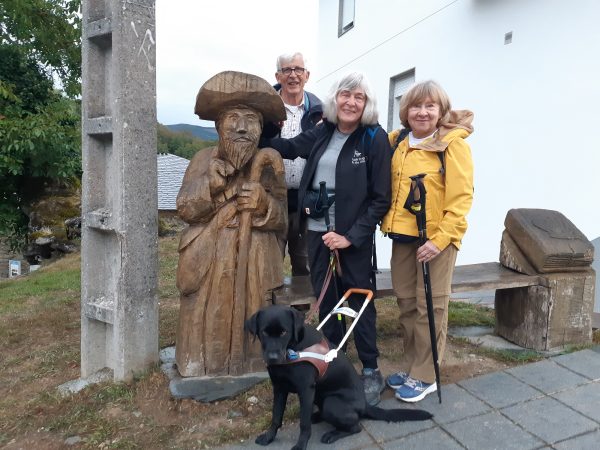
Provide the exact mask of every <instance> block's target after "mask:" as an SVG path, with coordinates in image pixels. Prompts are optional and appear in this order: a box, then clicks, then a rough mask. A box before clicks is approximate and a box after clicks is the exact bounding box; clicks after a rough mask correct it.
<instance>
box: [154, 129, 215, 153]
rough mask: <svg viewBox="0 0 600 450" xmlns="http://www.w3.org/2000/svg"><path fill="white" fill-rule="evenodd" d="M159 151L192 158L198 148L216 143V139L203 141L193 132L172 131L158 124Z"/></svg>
mask: <svg viewBox="0 0 600 450" xmlns="http://www.w3.org/2000/svg"><path fill="white" fill-rule="evenodd" d="M157 136H158V145H157V152H158V153H171V154H173V155H177V156H181V157H182V158H186V159H192V158H193V156H194V155H195V154H196V152H197V151H198V150H202V149H204V148H207V147H212V146H214V145H216V141H203V140H202V139H199V138H197V137H196V136H194V135H192V134H191V133H182V132H178V131H171V130H169V129H168V128H167V127H165V126H164V125H161V124H160V123H159V124H158V129H157Z"/></svg>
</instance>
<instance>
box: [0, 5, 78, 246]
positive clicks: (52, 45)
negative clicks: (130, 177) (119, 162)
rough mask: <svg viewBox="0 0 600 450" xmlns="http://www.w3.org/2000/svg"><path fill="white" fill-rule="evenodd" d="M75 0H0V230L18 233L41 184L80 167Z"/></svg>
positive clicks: (75, 173) (70, 176)
mask: <svg viewBox="0 0 600 450" xmlns="http://www.w3.org/2000/svg"><path fill="white" fill-rule="evenodd" d="M79 6H80V0H70V1H69V0H62V1H61V0H3V1H2V2H1V3H0V61H2V64H0V235H4V236H9V237H11V236H12V237H13V238H14V237H17V238H18V237H21V236H23V235H24V230H25V225H26V223H27V218H26V216H25V215H24V213H23V207H24V206H25V205H27V204H28V203H29V202H30V201H31V200H33V199H35V198H36V196H38V195H39V194H40V192H41V186H43V185H44V184H47V183H49V182H50V183H52V182H66V181H68V180H73V179H74V177H76V176H78V175H79V174H80V171H81V156H80V154H81V151H80V142H81V140H80V137H79V128H80V127H79V120H80V119H79V117H80V114H79V102H78V101H77V100H74V99H75V98H76V96H77V95H78V93H79V92H80V82H79V79H80V73H81V72H80V63H81V56H80V55H81V52H80V34H81V33H80V27H79V23H80V19H79V16H78V14H77V12H78V10H79ZM57 80H58V81H59V83H60V85H61V88H60V89H56V88H55V87H54V85H55V81H57ZM13 242H15V241H14V239H13Z"/></svg>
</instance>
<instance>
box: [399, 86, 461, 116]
mask: <svg viewBox="0 0 600 450" xmlns="http://www.w3.org/2000/svg"><path fill="white" fill-rule="evenodd" d="M428 97H429V98H430V99H431V100H433V101H434V102H435V103H437V104H438V105H439V107H440V120H439V121H438V123H437V125H436V126H437V127H439V126H440V124H441V123H444V122H446V121H447V120H448V117H449V116H450V110H451V109H452V106H451V105H450V98H449V97H448V94H446V91H444V89H442V87H441V86H440V85H439V84H437V83H436V82H435V81H433V80H427V81H423V82H421V83H417V84H415V85H414V86H413V87H411V88H410V89H409V90H408V92H407V93H406V94H404V95H403V96H402V100H400V122H402V125H404V127H406V128H410V125H409V124H408V108H410V107H411V106H414V105H416V104H418V103H420V102H422V101H423V100H425V99H426V98H428Z"/></svg>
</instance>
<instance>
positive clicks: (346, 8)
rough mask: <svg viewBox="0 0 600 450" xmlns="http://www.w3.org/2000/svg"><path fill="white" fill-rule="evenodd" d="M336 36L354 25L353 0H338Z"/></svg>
mask: <svg viewBox="0 0 600 450" xmlns="http://www.w3.org/2000/svg"><path fill="white" fill-rule="evenodd" d="M339 2H340V3H339V11H338V37H340V36H341V35H342V34H344V33H345V32H346V31H348V30H350V29H351V28H353V27H354V0H339Z"/></svg>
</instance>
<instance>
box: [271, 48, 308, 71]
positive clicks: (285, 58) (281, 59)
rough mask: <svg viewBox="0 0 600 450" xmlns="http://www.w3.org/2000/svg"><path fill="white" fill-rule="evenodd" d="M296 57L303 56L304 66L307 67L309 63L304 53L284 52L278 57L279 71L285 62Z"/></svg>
mask: <svg viewBox="0 0 600 450" xmlns="http://www.w3.org/2000/svg"><path fill="white" fill-rule="evenodd" d="M296 57H300V58H302V61H303V62H304V68H305V69H306V68H307V66H308V64H307V63H306V58H305V57H304V55H303V54H302V53H300V52H296V53H284V54H282V55H279V56H278V57H277V72H279V71H280V70H281V68H282V67H283V66H284V65H285V64H287V63H290V62H292V61H293V60H294V59H295V58H296Z"/></svg>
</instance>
